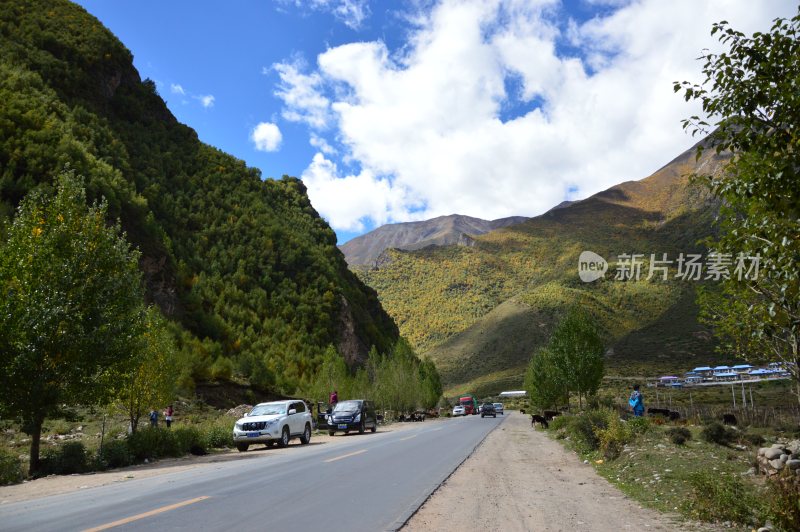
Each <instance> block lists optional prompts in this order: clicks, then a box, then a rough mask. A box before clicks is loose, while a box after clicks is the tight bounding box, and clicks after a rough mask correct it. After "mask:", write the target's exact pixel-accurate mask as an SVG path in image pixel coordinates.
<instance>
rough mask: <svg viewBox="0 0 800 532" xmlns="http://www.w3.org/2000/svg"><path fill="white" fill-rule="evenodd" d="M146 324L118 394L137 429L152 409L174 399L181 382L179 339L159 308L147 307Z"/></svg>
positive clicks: (118, 401) (119, 404) (133, 427)
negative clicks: (179, 377)
mask: <svg viewBox="0 0 800 532" xmlns="http://www.w3.org/2000/svg"><path fill="white" fill-rule="evenodd" d="M145 327H146V328H145V330H144V332H143V333H142V335H141V337H140V338H139V340H138V342H137V344H138V345H137V357H136V361H135V365H134V367H133V368H132V369H131V370H130V371H129V372H128V373H127V374H126V375H124V376H123V377H122V379H121V382H122V386H121V389H120V391H119V394H118V396H117V403H118V406H119V408H120V409H121V410H122V411H123V412H124V413H125V415H127V416H128V420H129V422H130V426H131V431H133V432H136V429H137V427H138V425H139V420H140V419H141V417H142V415H143V414H144V413H145V412H146V411H147V410H148V409H150V408H159V407H161V406H164V405H167V404H169V403H170V402H171V401H172V399H173V397H174V395H175V390H176V384H177V380H176V376H177V368H176V350H175V342H174V340H173V339H172V336H171V334H170V333H169V331H168V330H167V328H166V327H165V326H164V320H163V318H162V317H161V313H160V312H159V311H158V310H157V309H156V308H155V307H150V308H148V309H147V314H146V316H145Z"/></svg>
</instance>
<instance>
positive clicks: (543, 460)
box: [403, 412, 708, 532]
mask: <svg viewBox="0 0 800 532" xmlns="http://www.w3.org/2000/svg"><path fill="white" fill-rule="evenodd" d="M506 415H507V416H508V417H509V419H507V420H506V422H505V423H503V424H502V425H501V426H500V427H498V428H497V429H496V430H494V431H493V432H492V433H491V434H490V435H489V436H488V437H487V438H486V439H485V440H484V441H483V443H482V444H481V445H480V446H479V447H478V448H477V450H476V451H475V452H474V453H473V454H472V456H470V458H468V459H467V460H466V461H465V462H464V463H463V464H461V466H460V467H459V468H458V469H457V470H456V471H455V473H453V474H452V475H451V476H450V478H448V480H447V481H446V482H445V483H443V484H442V485H441V486H440V487H439V489H438V490H436V491H435V492H434V494H433V495H432V496H431V497H430V498H429V499H428V500H427V501H426V502H425V504H423V505H422V507H421V508H420V509H419V510H418V511H417V512H416V513H415V514H414V515H413V516H412V518H411V519H410V520H409V521H408V523H407V524H406V526H405V527H404V528H403V530H404V531H406V532H415V531H428V530H445V529H448V530H504V531H514V530H519V531H529V530H537V531H561V530H563V531H567V530H569V531H573V530H591V531H618V530H642V529H647V530H655V531H671V530H676V529H681V530H708V528H705V527H704V526H702V525H698V524H690V523H686V522H684V521H682V520H680V518H679V517H678V516H671V515H665V514H661V513H659V512H657V511H655V510H650V509H647V508H642V507H641V506H640V505H639V504H638V503H636V502H635V501H633V500H631V499H629V498H628V497H626V496H625V495H624V494H623V493H622V492H621V491H620V490H618V489H617V488H616V487H614V486H612V485H611V484H609V483H608V482H607V481H606V480H605V479H603V478H602V477H600V476H599V475H598V474H597V473H596V472H595V471H594V469H593V468H592V467H591V466H590V465H586V464H583V463H582V462H581V460H580V459H579V458H578V457H577V456H576V455H575V454H574V453H572V452H570V451H568V450H566V449H564V448H563V447H562V446H561V445H560V444H559V443H558V442H555V441H553V440H551V439H550V438H548V437H547V436H546V435H545V434H543V433H541V432H538V431H536V430H534V429H533V428H531V426H530V421H529V418H528V416H524V415H522V414H519V413H517V412H508V413H507V414H506Z"/></svg>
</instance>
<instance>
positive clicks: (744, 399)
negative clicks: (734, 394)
mask: <svg viewBox="0 0 800 532" xmlns="http://www.w3.org/2000/svg"><path fill="white" fill-rule="evenodd" d="M742 406H743V407H744V408H747V396H745V394H744V383H742Z"/></svg>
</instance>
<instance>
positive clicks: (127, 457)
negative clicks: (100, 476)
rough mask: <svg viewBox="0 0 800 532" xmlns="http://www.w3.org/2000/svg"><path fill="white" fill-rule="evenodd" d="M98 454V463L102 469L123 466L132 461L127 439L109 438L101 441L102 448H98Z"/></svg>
mask: <svg viewBox="0 0 800 532" xmlns="http://www.w3.org/2000/svg"><path fill="white" fill-rule="evenodd" d="M98 455H99V456H98V459H99V462H100V464H99V465H100V466H101V468H103V469H105V468H108V469H114V468H117V467H125V466H129V465H131V464H132V463H133V456H131V452H130V449H129V448H128V441H127V440H110V441H108V442H105V443H103V448H102V449H100V451H99V452H98Z"/></svg>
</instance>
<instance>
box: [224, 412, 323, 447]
mask: <svg viewBox="0 0 800 532" xmlns="http://www.w3.org/2000/svg"><path fill="white" fill-rule="evenodd" d="M293 438H300V443H302V444H303V445H305V444H307V443H308V442H310V441H311V412H309V410H308V408H307V407H306V404H305V403H304V402H303V401H298V400H291V401H272V402H270V403H259V404H257V405H256V406H254V407H253V409H252V410H251V411H250V412H249V413H247V414H245V417H243V418H241V419H239V420H238V421H237V422H236V424H235V425H234V426H233V442H234V443H235V444H236V448H237V449H239V451H241V452H245V451H246V450H247V448H248V447H250V445H252V444H254V443H263V444H266V446H267V447H272V446H273V445H275V444H276V443H277V444H278V446H279V447H286V446H287V445H289V440H291V439H293Z"/></svg>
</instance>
